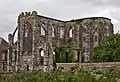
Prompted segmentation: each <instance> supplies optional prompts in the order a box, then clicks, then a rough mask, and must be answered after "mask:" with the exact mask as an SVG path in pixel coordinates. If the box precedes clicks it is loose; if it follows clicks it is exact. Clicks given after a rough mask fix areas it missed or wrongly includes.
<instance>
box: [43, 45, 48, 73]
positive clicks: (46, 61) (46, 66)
mask: <svg viewBox="0 0 120 82" xmlns="http://www.w3.org/2000/svg"><path fill="white" fill-rule="evenodd" d="M43 58H44V67H43V71H44V72H48V71H49V65H48V63H49V56H48V44H47V43H45V46H44V56H43Z"/></svg>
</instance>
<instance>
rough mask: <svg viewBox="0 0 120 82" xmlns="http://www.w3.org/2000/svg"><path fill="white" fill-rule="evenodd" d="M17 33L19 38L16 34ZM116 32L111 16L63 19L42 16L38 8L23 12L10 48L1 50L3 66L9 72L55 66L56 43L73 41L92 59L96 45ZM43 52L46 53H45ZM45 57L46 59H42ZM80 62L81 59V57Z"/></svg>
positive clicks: (1, 66) (46, 69)
mask: <svg viewBox="0 0 120 82" xmlns="http://www.w3.org/2000/svg"><path fill="white" fill-rule="evenodd" d="M16 33H17V41H16V42H15V41H14V36H15V34H16ZM111 34H113V24H112V23H111V19H108V18H105V17H89V18H83V19H75V20H70V21H62V20H58V19H53V18H49V17H45V16H41V15H38V14H37V12H36V11H33V12H25V13H23V12H22V13H21V14H20V15H19V16H18V25H17V27H16V29H15V30H14V32H13V33H12V34H9V35H8V40H9V43H8V47H7V50H6V51H4V50H3V51H0V55H1V59H0V61H1V62H2V61H3V60H2V59H4V61H5V62H4V63H0V69H1V70H6V71H18V70H21V71H22V70H29V71H32V70H43V71H45V72H46V71H49V70H51V69H53V67H54V66H53V64H54V63H53V62H54V57H55V56H54V55H55V53H53V52H54V49H55V47H56V46H60V45H66V44H69V45H71V46H72V47H73V49H80V51H78V50H77V51H76V53H75V54H74V55H75V57H76V59H79V58H77V57H81V56H78V52H81V55H82V56H84V62H86V61H89V59H90V57H91V56H92V50H93V48H94V47H95V46H97V45H100V44H102V43H103V42H104V40H105V37H106V36H109V35H111ZM41 52H43V55H41ZM42 60H43V62H42ZM78 62H81V60H80V59H79V61H78Z"/></svg>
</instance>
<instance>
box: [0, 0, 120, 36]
mask: <svg viewBox="0 0 120 82" xmlns="http://www.w3.org/2000/svg"><path fill="white" fill-rule="evenodd" d="M33 10H36V11H38V13H39V14H40V15H45V16H50V17H54V18H59V19H62V20H69V19H75V18H77V19H78V18H84V17H88V16H90V17H91V16H105V17H109V18H111V19H112V22H113V23H114V24H115V32H118V30H120V28H119V25H120V16H119V13H120V1H119V0H2V1H1V2H0V16H1V18H0V36H2V37H4V38H6V37H7V35H8V33H10V32H13V31H14V28H15V27H16V26H17V16H18V15H19V13H20V12H22V11H33Z"/></svg>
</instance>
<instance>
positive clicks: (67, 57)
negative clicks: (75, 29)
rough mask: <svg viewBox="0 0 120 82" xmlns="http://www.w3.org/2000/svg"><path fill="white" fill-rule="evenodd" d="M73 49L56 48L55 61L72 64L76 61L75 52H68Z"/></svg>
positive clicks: (67, 46)
mask: <svg viewBox="0 0 120 82" xmlns="http://www.w3.org/2000/svg"><path fill="white" fill-rule="evenodd" d="M68 48H72V47H71V46H70V45H61V46H56V48H55V61H56V62H57V63H72V62H73V61H74V51H73V50H68Z"/></svg>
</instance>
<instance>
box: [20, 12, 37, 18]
mask: <svg viewBox="0 0 120 82" xmlns="http://www.w3.org/2000/svg"><path fill="white" fill-rule="evenodd" d="M28 16H37V12H36V11H32V12H22V13H21V14H19V16H18V18H22V17H28Z"/></svg>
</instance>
